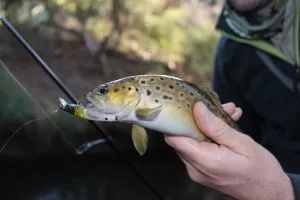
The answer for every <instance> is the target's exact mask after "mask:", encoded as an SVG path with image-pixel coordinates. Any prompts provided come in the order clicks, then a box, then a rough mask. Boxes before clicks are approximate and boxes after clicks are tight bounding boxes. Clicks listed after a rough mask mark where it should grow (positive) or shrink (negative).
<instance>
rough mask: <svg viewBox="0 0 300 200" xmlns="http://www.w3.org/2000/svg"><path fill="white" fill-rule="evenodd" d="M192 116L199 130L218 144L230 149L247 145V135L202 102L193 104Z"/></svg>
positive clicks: (238, 148)
mask: <svg viewBox="0 0 300 200" xmlns="http://www.w3.org/2000/svg"><path fill="white" fill-rule="evenodd" d="M193 112H194V118H195V121H196V124H197V126H198V128H199V129H200V131H201V132H202V133H203V134H204V135H206V136H207V137H209V138H210V139H211V140H213V141H215V142H216V143H218V144H220V145H224V146H227V147H229V148H231V149H235V150H238V151H240V150H242V149H243V146H245V145H246V144H247V145H246V146H248V145H249V138H250V137H249V136H247V135H245V134H241V133H240V132H238V131H236V130H235V129H233V128H231V127H230V126H229V125H227V124H226V123H225V122H224V121H223V120H222V119H220V118H218V117H217V116H215V115H214V114H213V113H212V112H211V111H210V110H209V109H208V108H207V107H206V106H205V105H204V104H203V103H202V102H197V103H196V104H195V106H194V110H193Z"/></svg>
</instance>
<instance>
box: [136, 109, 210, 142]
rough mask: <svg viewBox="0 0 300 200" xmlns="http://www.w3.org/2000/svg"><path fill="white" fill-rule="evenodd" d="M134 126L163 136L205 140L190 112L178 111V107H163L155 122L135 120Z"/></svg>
mask: <svg viewBox="0 0 300 200" xmlns="http://www.w3.org/2000/svg"><path fill="white" fill-rule="evenodd" d="M136 124H138V125H141V126H143V127H146V128H149V129H152V130H156V131H159V132H162V133H165V134H170V135H180V136H187V137H192V138H195V139H197V140H206V138H205V136H204V135H203V134H201V132H200V131H199V129H198V127H197V126H196V124H195V121H194V118H193V114H192V110H191V111H190V112H189V111H188V110H184V109H178V106H175V105H164V106H163V108H162V111H161V112H160V113H159V115H158V116H157V118H156V119H155V120H153V121H142V120H137V123H136Z"/></svg>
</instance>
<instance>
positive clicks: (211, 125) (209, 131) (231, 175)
mask: <svg viewBox="0 0 300 200" xmlns="http://www.w3.org/2000/svg"><path fill="white" fill-rule="evenodd" d="M194 116H195V121H196V123H197V125H198V127H199V129H200V131H201V132H202V133H203V134H205V135H206V136H208V137H209V138H211V139H212V140H213V141H215V142H216V143H217V144H216V143H208V142H198V141H196V140H194V139H191V138H188V137H179V136H166V137H165V139H166V142H167V143H168V144H169V145H170V146H172V147H173V148H175V150H176V151H177V152H178V154H179V155H180V157H181V159H182V160H183V162H184V164H185V166H186V168H187V171H188V174H189V176H190V178H191V179H192V180H193V181H195V182H197V183H200V184H203V185H206V186H208V187H212V188H214V189H216V190H218V191H220V192H223V193H224V194H227V195H229V196H232V197H233V198H236V199H243V200H266V199H273V200H277V199H278V200H282V199H284V200H295V199H296V197H297V196H296V197H295V193H296V191H297V189H296V188H294V189H293V185H292V183H291V180H290V178H289V177H288V176H287V174H286V173H285V172H284V171H283V169H282V167H281V166H280V164H279V162H278V161H277V160H276V158H275V157H274V156H273V155H272V154H271V153H270V152H269V151H267V150H266V149H265V148H263V147H262V146H261V145H259V144H257V143H256V142H254V140H253V139H251V138H250V137H249V136H247V135H245V134H242V133H240V132H238V131H236V130H234V129H232V128H231V127H229V126H228V125H227V124H226V123H225V122H223V121H222V120H221V119H219V118H217V117H216V116H215V115H214V114H212V113H211V112H210V111H209V110H208V109H207V107H206V106H205V105H204V104H203V103H201V102H198V103H197V104H196V105H195V107H194ZM231 116H232V118H237V116H234V114H233V115H231ZM294 187H297V185H296V186H295V184H294ZM294 190H295V191H294ZM296 194H297V193H296ZM297 198H298V197H297ZM298 199H299V198H298ZM298 199H297V200H298Z"/></svg>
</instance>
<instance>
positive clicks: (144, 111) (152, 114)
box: [135, 104, 162, 121]
mask: <svg viewBox="0 0 300 200" xmlns="http://www.w3.org/2000/svg"><path fill="white" fill-rule="evenodd" d="M161 110H162V105H152V104H144V105H141V106H139V107H138V108H137V109H136V110H135V114H136V117H137V118H138V119H140V120H146V121H152V120H154V119H155V118H156V117H157V116H158V114H159V113H160V111H161Z"/></svg>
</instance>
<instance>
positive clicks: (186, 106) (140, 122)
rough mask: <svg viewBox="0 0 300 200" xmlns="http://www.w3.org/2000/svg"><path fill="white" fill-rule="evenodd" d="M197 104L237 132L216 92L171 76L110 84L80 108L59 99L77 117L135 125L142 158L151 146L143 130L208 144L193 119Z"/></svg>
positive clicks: (135, 139)
mask: <svg viewBox="0 0 300 200" xmlns="http://www.w3.org/2000/svg"><path fill="white" fill-rule="evenodd" d="M198 101H201V102H203V103H204V104H205V105H206V106H207V107H208V108H209V109H210V111H211V112H212V113H214V114H215V115H216V116H218V117H220V118H221V119H222V120H224V121H225V122H226V123H227V124H228V125H230V126H231V127H232V128H235V129H238V127H237V126H236V124H235V123H234V121H233V120H232V119H231V117H230V116H229V115H228V114H227V113H225V112H224V110H223V109H222V106H221V103H220V101H219V98H218V96H217V94H216V93H215V92H214V91H212V90H210V89H208V88H204V87H197V86H196V85H194V84H192V83H188V82H186V81H183V80H181V79H179V78H176V77H172V76H166V75H137V76H130V77H125V78H122V79H119V80H115V81H112V82H108V83H105V84H102V85H100V86H98V87H96V88H95V89H93V90H92V91H90V92H89V93H88V94H87V95H86V96H85V98H84V99H83V100H82V101H80V102H79V103H78V104H67V103H66V102H65V101H64V100H63V99H60V103H61V109H63V110H65V111H66V112H68V113H70V114H72V115H75V116H77V117H80V118H84V119H89V120H95V121H110V122H111V121H121V122H127V123H132V124H133V127H132V140H133V144H134V146H135V148H136V150H137V151H138V152H139V153H140V155H143V154H144V153H145V151H146V149H147V143H148V137H147V133H146V131H145V129H144V128H149V129H152V130H156V131H159V132H162V133H164V134H171V135H181V136H187V137H192V138H195V139H197V140H199V141H203V140H206V141H209V139H208V138H206V137H205V136H204V135H203V134H202V133H201V132H200V131H199V129H198V127H197V126H196V124H195V121H194V118H193V106H194V104H195V103H196V102H198Z"/></svg>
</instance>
